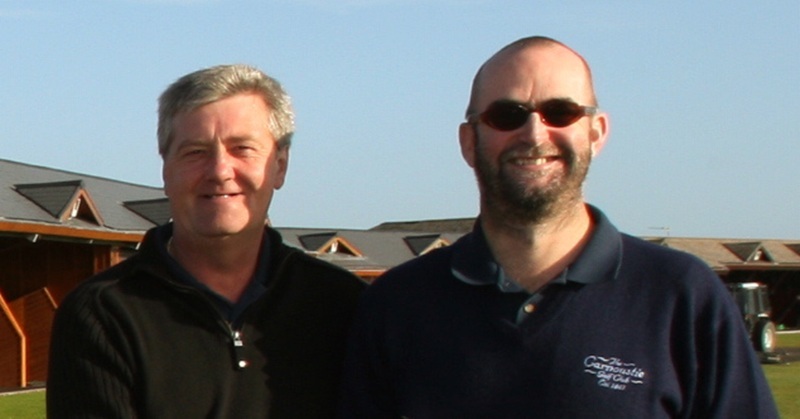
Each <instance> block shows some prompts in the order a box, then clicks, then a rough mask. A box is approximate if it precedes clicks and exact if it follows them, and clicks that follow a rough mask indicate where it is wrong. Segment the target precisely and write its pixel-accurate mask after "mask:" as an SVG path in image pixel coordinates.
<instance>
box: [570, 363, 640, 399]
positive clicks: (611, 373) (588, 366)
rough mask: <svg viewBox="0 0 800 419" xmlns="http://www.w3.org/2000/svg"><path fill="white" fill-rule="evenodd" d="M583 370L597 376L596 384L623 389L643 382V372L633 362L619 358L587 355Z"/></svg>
mask: <svg viewBox="0 0 800 419" xmlns="http://www.w3.org/2000/svg"><path fill="white" fill-rule="evenodd" d="M583 367H584V370H583V371H584V372H585V373H587V374H592V375H594V376H595V377H597V385H598V386H600V387H605V388H609V389H611V390H617V391H623V390H625V389H626V388H628V386H630V385H639V384H644V378H645V375H646V374H645V372H644V370H643V369H641V368H639V367H637V366H636V364H634V363H626V362H622V360H621V359H619V358H614V357H609V358H605V357H602V356H597V355H589V356H587V357H586V359H584V360H583Z"/></svg>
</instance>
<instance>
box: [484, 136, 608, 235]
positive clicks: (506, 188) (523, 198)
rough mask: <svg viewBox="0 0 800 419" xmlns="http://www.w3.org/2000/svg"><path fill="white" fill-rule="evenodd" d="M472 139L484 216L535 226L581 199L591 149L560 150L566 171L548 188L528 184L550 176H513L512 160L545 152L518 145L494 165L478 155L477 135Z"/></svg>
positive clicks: (504, 153) (547, 186) (562, 148)
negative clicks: (529, 181)
mask: <svg viewBox="0 0 800 419" xmlns="http://www.w3.org/2000/svg"><path fill="white" fill-rule="evenodd" d="M475 135H476V141H477V144H476V145H477V146H476V147H475V154H476V155H475V162H476V163H475V175H476V177H477V180H478V186H479V187H480V191H481V206H482V208H483V209H484V210H486V212H487V213H489V214H492V215H494V216H497V217H502V218H503V219H505V220H506V221H510V222H513V223H524V224H529V223H533V224H538V223H541V222H543V221H545V220H548V219H551V218H552V217H554V216H556V215H558V214H559V213H560V212H561V211H562V210H565V209H568V208H569V207H570V206H571V205H572V204H574V203H576V202H579V201H580V200H581V199H582V188H583V182H584V180H585V179H586V176H587V174H588V172H589V165H590V163H591V161H592V151H591V148H589V147H587V148H586V149H585V150H574V149H572V148H568V147H559V150H558V151H559V155H560V157H561V159H563V161H564V168H565V169H564V170H565V171H564V173H563V174H562V175H561V176H558V177H557V178H555V179H553V180H552V181H551V182H550V183H548V184H547V185H545V186H541V187H539V186H532V185H530V184H529V183H528V182H527V180H536V178H538V177H542V176H549V174H547V173H544V174H542V173H529V174H527V175H526V176H523V177H520V176H519V175H517V176H514V174H513V173H512V172H513V167H511V166H512V165H513V163H511V162H510V161H511V160H512V159H511V156H529V157H530V156H541V155H546V154H549V153H545V152H546V151H547V150H543V149H542V148H541V147H537V146H530V145H521V146H517V147H514V148H511V149H508V150H505V151H504V152H503V153H501V155H500V157H499V158H498V160H497V161H496V162H492V161H489V159H488V158H487V156H486V155H485V153H482V152H481V147H480V142H481V141H482V139H481V138H480V137H479V136H478V133H477V132H476V133H475ZM489 214H487V215H489Z"/></svg>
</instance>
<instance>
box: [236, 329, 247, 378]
mask: <svg viewBox="0 0 800 419" xmlns="http://www.w3.org/2000/svg"><path fill="white" fill-rule="evenodd" d="M232 337H233V353H234V356H235V357H236V359H235V360H234V363H235V364H236V369H237V370H243V369H245V368H246V367H247V364H248V362H247V360H246V359H244V354H243V352H244V342H243V341H242V332H240V331H238V330H234V331H233V336H232Z"/></svg>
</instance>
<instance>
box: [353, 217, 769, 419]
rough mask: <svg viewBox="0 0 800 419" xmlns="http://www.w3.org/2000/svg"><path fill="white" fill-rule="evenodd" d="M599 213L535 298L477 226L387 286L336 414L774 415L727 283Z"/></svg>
mask: <svg viewBox="0 0 800 419" xmlns="http://www.w3.org/2000/svg"><path fill="white" fill-rule="evenodd" d="M592 211H593V215H594V218H595V222H596V228H595V231H594V233H593V237H592V239H591V240H590V242H589V243H588V244H587V246H586V247H585V249H584V250H583V251H582V254H581V255H580V256H579V258H578V259H577V260H576V261H575V262H574V263H573V264H572V265H571V266H570V267H569V268H568V269H567V271H566V272H565V273H564V275H562V277H561V278H560V279H559V280H557V281H554V283H553V284H552V285H550V286H548V287H546V288H545V289H544V290H543V291H541V292H540V293H539V294H535V295H533V296H531V295H529V294H527V293H524V292H503V291H502V290H501V287H498V281H501V280H502V278H503V277H502V270H500V269H499V267H498V266H497V265H496V263H495V262H494V261H493V259H492V257H491V254H490V252H489V250H488V246H487V245H486V242H485V239H484V237H483V234H482V232H481V231H480V228H477V229H476V231H475V232H473V233H472V234H469V235H467V236H465V237H463V238H462V239H460V240H459V241H458V242H456V243H455V244H454V245H452V246H450V247H447V248H443V249H440V250H438V251H435V252H432V253H430V254H428V255H426V256H423V257H420V258H418V259H416V260H413V261H411V262H409V263H407V264H405V265H402V266H400V267H398V268H396V269H393V270H391V271H390V272H388V273H387V274H385V275H384V276H383V277H382V278H380V279H378V280H377V281H376V282H375V283H374V284H373V285H372V286H371V287H369V288H368V290H367V291H366V293H365V294H364V295H363V297H362V301H361V306H360V309H359V310H360V311H359V315H358V317H357V323H356V326H355V328H354V331H353V334H352V337H351V342H350V352H349V355H348V359H347V363H346V372H345V374H346V378H345V385H344V389H343V399H344V403H343V406H342V410H341V416H343V417H360V418H378V417H398V416H401V415H402V416H406V417H412V418H415V419H419V418H443V417H468V418H471V417H475V418H527V417H536V418H565V417H570V418H572V417H575V418H583V417H586V418H589V417H591V418H611V417H630V418H666V417H684V418H690V417H695V418H737V417H742V418H757V417H777V413H776V409H775V405H774V402H773V401H772V396H771V394H770V391H769V388H768V386H767V384H766V381H765V379H764V376H763V374H762V371H761V367H760V365H759V364H758V361H757V359H756V357H755V354H754V352H753V350H752V348H751V346H750V342H749V340H748V338H747V336H746V334H745V331H744V327H743V322H742V320H741V318H740V314H739V312H738V309H737V308H736V307H735V306H734V305H733V304H732V299H731V298H730V296H729V295H728V293H727V291H726V290H725V288H724V286H723V284H722V282H721V281H720V280H719V278H718V277H717V276H716V275H715V274H714V273H713V272H712V271H710V270H709V269H708V268H707V267H706V266H705V264H703V263H702V262H701V261H700V260H698V259H696V258H694V257H693V256H690V255H688V254H685V253H679V252H677V251H673V250H669V249H667V248H664V247H661V246H657V245H653V244H650V243H647V242H645V241H642V240H639V239H636V238H633V237H630V236H625V235H621V234H619V233H618V232H617V230H616V229H615V228H614V227H613V226H612V225H611V224H610V223H609V222H608V220H607V219H606V218H605V217H604V216H603V214H602V213H600V211H598V210H597V209H594V208H592ZM527 304H534V305H533V307H534V310H533V311H532V313H531V314H528V315H525V316H519V314H520V313H521V311H520V309H521V307H524V306H525V305H527Z"/></svg>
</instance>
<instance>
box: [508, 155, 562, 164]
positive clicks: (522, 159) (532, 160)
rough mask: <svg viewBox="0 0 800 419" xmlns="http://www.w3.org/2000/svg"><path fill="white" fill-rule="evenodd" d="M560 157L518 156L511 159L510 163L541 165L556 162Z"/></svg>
mask: <svg viewBox="0 0 800 419" xmlns="http://www.w3.org/2000/svg"><path fill="white" fill-rule="evenodd" d="M557 159H558V157H555V156H549V157H535V158H533V157H517V158H512V159H510V163H512V164H514V165H517V166H541V165H544V164H547V163H551V162H554V161H556V160H557Z"/></svg>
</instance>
